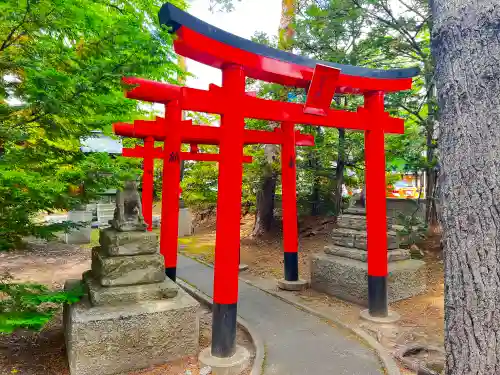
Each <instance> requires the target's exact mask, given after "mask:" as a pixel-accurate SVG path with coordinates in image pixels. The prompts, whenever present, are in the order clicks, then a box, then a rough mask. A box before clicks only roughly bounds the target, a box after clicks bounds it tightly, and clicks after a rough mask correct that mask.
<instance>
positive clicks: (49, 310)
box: [0, 274, 84, 333]
mask: <svg viewBox="0 0 500 375" xmlns="http://www.w3.org/2000/svg"><path fill="white" fill-rule="evenodd" d="M12 281H13V279H12V276H11V275H9V274H3V275H1V276H0V333H12V332H14V331H15V330H17V329H21V328H23V329H29V330H34V331H38V330H40V329H42V328H43V326H44V325H45V324H46V323H47V322H48V321H50V319H51V318H52V316H53V315H54V313H55V312H56V311H57V310H58V308H59V306H60V305H62V304H65V303H68V304H71V303H75V302H78V301H79V300H80V298H81V297H82V296H83V294H84V290H83V285H81V284H79V285H78V286H76V287H75V288H74V289H71V290H68V291H50V290H49V289H48V288H47V287H46V286H44V285H40V284H26V283H13V282H12Z"/></svg>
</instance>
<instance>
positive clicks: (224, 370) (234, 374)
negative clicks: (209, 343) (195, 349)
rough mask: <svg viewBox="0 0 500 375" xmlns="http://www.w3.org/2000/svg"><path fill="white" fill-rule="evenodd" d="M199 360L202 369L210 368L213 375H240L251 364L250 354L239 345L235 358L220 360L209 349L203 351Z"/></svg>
mask: <svg viewBox="0 0 500 375" xmlns="http://www.w3.org/2000/svg"><path fill="white" fill-rule="evenodd" d="M198 360H199V361H200V365H201V367H203V366H209V367H210V368H211V369H212V372H211V374H212V375H238V374H241V373H242V372H243V371H244V370H245V369H246V368H247V367H248V365H249V364H250V352H249V351H248V350H247V349H246V348H244V347H242V346H239V345H238V346H237V347H236V353H234V354H233V356H231V357H229V358H218V357H214V356H213V355H212V351H211V348H210V347H208V348H205V349H203V350H202V351H201V353H200V355H199V357H198Z"/></svg>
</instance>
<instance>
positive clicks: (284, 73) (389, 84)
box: [174, 26, 412, 94]
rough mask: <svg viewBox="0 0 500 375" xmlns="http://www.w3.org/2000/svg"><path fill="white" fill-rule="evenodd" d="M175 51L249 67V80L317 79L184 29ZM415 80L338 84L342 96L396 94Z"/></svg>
mask: <svg viewBox="0 0 500 375" xmlns="http://www.w3.org/2000/svg"><path fill="white" fill-rule="evenodd" d="M176 34H177V38H176V39H175V41H174V48H175V52H177V53H178V54H179V55H182V56H185V57H187V58H190V59H193V60H196V61H198V62H201V63H203V64H206V65H209V66H213V67H214V68H218V69H222V68H223V67H224V66H225V65H226V66H227V65H230V64H234V65H239V66H242V67H244V68H245V72H246V73H247V75H248V76H249V77H252V78H256V79H261V80H264V81H268V82H275V83H279V84H282V85H285V86H295V87H307V86H308V85H309V84H310V82H311V80H312V77H313V74H314V68H311V67H309V66H304V65H299V64H294V63H290V62H285V61H280V60H276V59H273V58H269V57H265V56H261V55H256V54H254V53H251V52H249V51H245V50H243V49H239V48H235V47H232V46H229V45H227V44H224V43H221V42H219V41H217V40H214V39H211V38H209V37H206V36H205V35H202V34H200V33H197V32H196V31H194V30H191V29H189V28H187V27H184V26H183V27H181V28H180V29H179V30H177V32H176ZM411 84H412V79H411V78H401V79H380V78H369V77H360V76H352V75H347V74H343V73H342V74H340V76H339V81H338V85H337V92H339V93H354V94H360V93H364V92H369V91H384V92H393V91H401V90H409V89H410V88H411Z"/></svg>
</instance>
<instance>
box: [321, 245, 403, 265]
mask: <svg viewBox="0 0 500 375" xmlns="http://www.w3.org/2000/svg"><path fill="white" fill-rule="evenodd" d="M324 251H325V253H326V254H330V255H335V256H339V257H344V258H350V259H354V260H360V261H362V262H366V261H367V260H368V253H367V252H366V250H361V249H354V248H350V247H342V246H335V245H327V246H325V249H324ZM410 258H411V256H410V251H409V250H405V249H395V250H389V251H388V252H387V261H388V262H395V261H398V260H406V259H410Z"/></svg>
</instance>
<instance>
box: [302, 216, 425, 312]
mask: <svg viewBox="0 0 500 375" xmlns="http://www.w3.org/2000/svg"><path fill="white" fill-rule="evenodd" d="M388 229H389V230H388V232H387V248H388V262H389V264H388V267H389V275H388V297H389V299H388V301H389V302H395V301H399V300H401V299H405V298H409V297H412V296H414V295H417V294H420V293H423V292H424V291H425V288H426V279H425V275H424V274H423V272H422V266H423V265H424V262H423V261H420V260H415V259H411V258H410V252H409V250H406V249H399V241H398V237H397V234H396V233H395V232H394V231H392V230H391V229H392V228H391V226H390V225H389V226H388ZM331 242H332V244H331V245H328V246H325V249H324V252H323V253H320V254H315V255H313V256H312V258H311V288H313V289H315V290H318V291H321V292H324V293H327V294H329V295H332V296H335V297H338V298H341V299H344V300H347V301H350V302H354V303H358V304H360V305H363V306H367V305H368V277H367V267H368V265H367V251H366V211H365V208H362V207H352V208H350V209H348V210H347V211H345V212H344V214H343V215H342V216H341V217H339V220H338V228H337V229H335V230H334V231H333V234H332V240H331Z"/></svg>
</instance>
